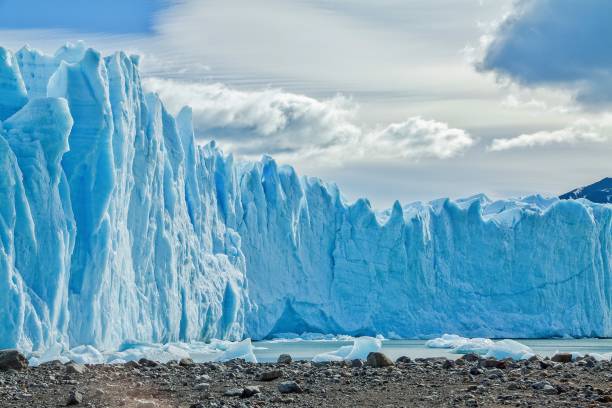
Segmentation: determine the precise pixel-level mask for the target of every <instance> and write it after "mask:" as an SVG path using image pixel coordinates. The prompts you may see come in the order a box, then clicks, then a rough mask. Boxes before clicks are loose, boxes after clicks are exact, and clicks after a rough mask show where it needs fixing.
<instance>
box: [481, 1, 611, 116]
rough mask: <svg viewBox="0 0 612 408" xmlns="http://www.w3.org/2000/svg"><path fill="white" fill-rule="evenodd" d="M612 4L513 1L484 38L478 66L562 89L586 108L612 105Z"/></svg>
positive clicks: (520, 80) (528, 83)
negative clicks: (510, 6)
mask: <svg viewBox="0 0 612 408" xmlns="http://www.w3.org/2000/svg"><path fill="white" fill-rule="evenodd" d="M611 15H612V2H610V1H602V0H582V1H575V0H517V1H516V3H515V7H514V12H512V13H511V14H509V15H508V16H506V17H505V18H504V20H503V21H502V22H501V23H500V24H498V25H497V27H496V29H495V31H494V32H493V33H491V35H487V36H485V37H483V38H485V39H486V40H485V41H483V42H484V49H485V52H484V56H483V57H482V59H481V61H480V62H479V64H478V67H479V68H480V69H481V70H483V71H493V72H496V73H498V74H500V75H501V76H502V77H507V78H510V79H511V80H513V81H515V82H518V83H520V84H522V85H526V86H531V87H538V86H548V87H560V88H563V89H567V90H570V91H572V92H573V94H574V95H575V98H576V100H577V101H578V102H579V103H581V104H582V105H583V106H585V107H589V108H602V107H604V106H606V105H610V104H612V53H611V52H610V47H611V45H612V24H610V23H611V21H610V16H611Z"/></svg>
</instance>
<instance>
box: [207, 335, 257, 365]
mask: <svg viewBox="0 0 612 408" xmlns="http://www.w3.org/2000/svg"><path fill="white" fill-rule="evenodd" d="M233 359H242V360H245V361H246V362H248V363H256V362H257V358H256V357H255V353H254V350H253V344H251V339H245V340H242V341H239V342H235V343H230V344H228V346H227V348H226V349H225V351H224V352H223V354H221V355H220V356H219V357H218V358H217V361H229V360H233Z"/></svg>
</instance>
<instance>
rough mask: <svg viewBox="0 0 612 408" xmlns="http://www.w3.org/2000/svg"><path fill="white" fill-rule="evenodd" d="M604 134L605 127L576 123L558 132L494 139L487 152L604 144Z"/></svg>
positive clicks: (585, 122)
mask: <svg viewBox="0 0 612 408" xmlns="http://www.w3.org/2000/svg"><path fill="white" fill-rule="evenodd" d="M606 132H607V129H606V127H605V126H603V125H601V124H597V125H596V124H593V123H590V122H587V121H578V122H576V123H574V124H573V125H571V126H568V127H566V128H563V129H559V130H554V131H541V132H536V133H528V134H522V135H519V136H516V137H513V138H507V139H494V140H493V142H492V143H491V145H490V146H489V150H491V151H500V150H509V149H516V148H525V147H534V146H544V145H549V144H559V143H565V144H572V143H579V142H605V141H606V140H608V137H607V134H606Z"/></svg>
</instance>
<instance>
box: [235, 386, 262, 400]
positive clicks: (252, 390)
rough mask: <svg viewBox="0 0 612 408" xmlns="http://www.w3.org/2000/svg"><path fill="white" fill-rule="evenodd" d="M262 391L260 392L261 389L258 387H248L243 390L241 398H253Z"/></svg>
mask: <svg viewBox="0 0 612 408" xmlns="http://www.w3.org/2000/svg"><path fill="white" fill-rule="evenodd" d="M260 392H261V391H260V390H259V387H258V386H256V385H247V386H246V387H244V389H243V390H242V394H240V396H241V397H242V398H251V397H252V396H253V395H257V394H259V393H260Z"/></svg>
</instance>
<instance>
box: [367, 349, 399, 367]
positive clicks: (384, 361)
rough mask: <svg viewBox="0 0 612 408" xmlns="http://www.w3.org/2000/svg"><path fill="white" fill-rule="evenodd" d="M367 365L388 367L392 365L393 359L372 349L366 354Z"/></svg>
mask: <svg viewBox="0 0 612 408" xmlns="http://www.w3.org/2000/svg"><path fill="white" fill-rule="evenodd" d="M368 365H369V366H371V367H374V368H380V367H390V366H392V365H393V361H391V359H390V358H389V357H387V356H386V355H384V354H383V353H381V352H379V351H374V352H372V353H370V354H368Z"/></svg>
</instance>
